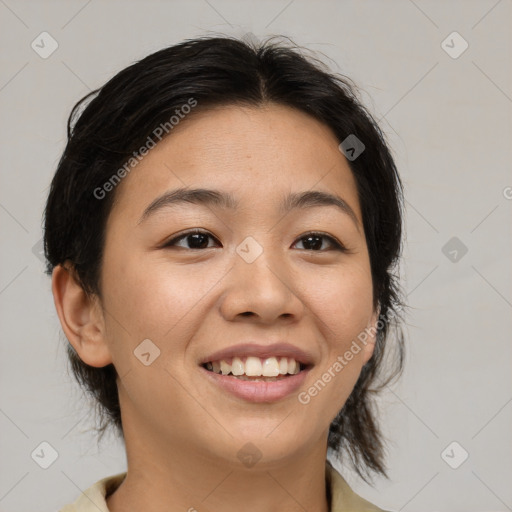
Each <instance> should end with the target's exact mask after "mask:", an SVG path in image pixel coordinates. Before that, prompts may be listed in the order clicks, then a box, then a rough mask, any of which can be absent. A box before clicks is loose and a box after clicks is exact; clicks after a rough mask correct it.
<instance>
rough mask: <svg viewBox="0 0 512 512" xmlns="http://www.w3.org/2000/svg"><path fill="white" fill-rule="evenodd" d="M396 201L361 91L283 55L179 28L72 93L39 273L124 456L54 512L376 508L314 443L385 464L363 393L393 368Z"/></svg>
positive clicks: (376, 468) (378, 467)
mask: <svg viewBox="0 0 512 512" xmlns="http://www.w3.org/2000/svg"><path fill="white" fill-rule="evenodd" d="M84 100H85V101H84ZM86 103H87V106H85V108H84V105H85V104H86ZM79 111H80V113H79ZM401 211H402V206H401V185H400V180H399V177H398V175H397V172H396V168H395V165H394V162H393V159H392V157H391V155H390V153H389V150H388V148H387V146H386V144H385V142H384V140H383V137H382V134H381V132H380V130H379V129H378V127H377V126H376V124H375V122H374V121H373V120H372V118H371V116H370V115H369V114H368V113H367V112H366V111H365V109H364V108H363V107H362V106H361V105H360V104H359V102H358V101H357V99H356V96H355V92H354V89H353V88H352V87H351V86H350V85H349V82H348V81H347V80H346V79H342V78H340V77H337V76H335V75H332V74H329V73H328V71H326V70H324V69H322V65H321V63H319V62H315V61H314V60H313V59H311V58H310V59H307V58H305V57H304V56H303V55H302V54H301V53H300V52H299V51H298V50H297V49H294V48H291V47H290V46H285V45H279V44H277V43H275V42H273V41H272V40H269V41H266V42H265V43H261V44H259V45H258V44H255V43H247V42H244V41H239V40H236V39H231V38H227V37H226V38H223V37H219V38H199V39H195V40H189V41H185V42H183V43H181V44H178V45H176V46H172V47H170V48H166V49H164V50H161V51H158V52H156V53H154V54H152V55H149V56H148V57H146V58H145V59H143V60H141V61H139V62H137V63H135V64H133V65H132V66H130V67H128V68H126V69H124V70H122V71H121V72H120V73H118V74H117V75H116V76H115V77H114V78H112V79H111V80H110V81H109V82H108V83H107V84H106V85H104V86H103V87H102V88H101V89H99V90H98V91H94V92H93V93H91V94H90V95H88V96H87V97H86V98H84V99H83V100H82V101H81V102H79V103H78V104H77V105H76V106H75V108H74V109H73V112H72V113H71V115H70V119H69V122H68V143H67V146H66V149H65V151H64V154H63V156H62V158H61V160H60V162H59V165H58V169H57V171H56V174H55V176H54V179H53V181H52V185H51V190H50V194H49V197H48V203H47V207H46V211H45V250H46V257H47V260H48V267H47V271H48V273H49V274H51V275H52V291H53V295H54V300H55V306H56V309H57V312H58V315H59V319H60V322H61V325H62V328H63V331H64V333H65V335H66V337H67V339H68V341H69V345H68V354H69V358H70V361H71V365H72V369H73V372H74V374H75V376H76V378H77V380H78V381H79V382H80V383H81V384H82V385H83V387H84V388H85V389H86V390H87V391H88V392H89V393H90V394H91V395H92V396H93V397H94V398H95V400H96V401H97V403H98V405H99V407H100V411H101V413H102V417H101V418H102V424H101V427H100V432H101V433H103V432H104V431H105V429H106V428H107V427H108V426H109V425H112V426H114V427H115V428H116V429H117V431H118V433H119V434H120V435H121V436H122V438H123V440H124V442H125V445H126V453H127V466H128V467H127V472H126V473H121V474H119V475H114V476H112V477H108V478H105V479H103V480H100V481H99V482H97V483H96V484H94V485H93V486H92V487H91V488H89V489H88V490H87V491H86V492H85V493H84V494H83V495H82V496H80V497H78V499H77V500H76V502H75V503H74V504H73V505H68V506H66V507H64V508H63V509H62V510H63V511H65V512H70V511H76V512H84V511H89V510H90V511H92V510H95V511H96V510H102V511H111V512H121V511H123V512H129V511H132V510H137V511H140V510H148V511H149V510H158V511H161V510H166V511H174V510H190V511H193V510H198V511H201V510H210V511H217V510H222V511H223V512H229V511H231V510H244V511H249V512H251V511H274V510H276V511H277V510H279V511H283V510H290V511H291V510H311V511H322V512H326V511H329V510H330V511H342V510H381V509H379V508H378V507H377V506H375V505H372V504H370V503H368V502H367V501H365V500H364V499H363V498H361V497H359V496H357V495H356V494H355V493H354V492H353V491H352V490H351V489H350V487H349V486H348V485H347V483H346V482H345V480H344V479H343V478H342V477H341V475H340V474H339V473H338V472H337V471H336V470H335V469H334V468H333V467H332V466H331V464H330V462H329V461H328V460H327V449H328V448H330V449H331V451H332V452H333V453H334V454H335V455H337V456H338V457H339V458H340V460H341V461H342V462H345V461H350V462H352V464H353V465H354V467H355V469H356V470H357V472H358V473H359V474H360V475H361V476H362V477H363V478H368V477H369V476H370V475H371V474H372V473H375V474H382V475H386V471H385V464H384V456H383V442H382V438H381V433H380V430H379V427H378V424H377V421H376V418H375V416H374V412H373V410H372V402H371V395H372V393H374V392H375V390H376V389H377V388H378V387H379V386H378V385H377V384H376V381H377V379H378V380H379V383H380V387H382V386H384V385H385V384H386V382H388V381H389V379H390V378H391V377H392V376H393V375H397V374H398V373H399V371H400V370H401V366H402V355H403V342H402V339H401V336H398V337H397V338H396V339H392V340H388V344H389V343H392V344H393V346H392V348H393V349H395V350H396V351H397V352H396V357H395V359H394V366H393V367H392V368H390V367H389V366H387V367H385V368H383V367H382V366H383V365H382V361H383V354H384V348H385V345H386V339H387V337H388V334H389V327H390V325H393V324H395V323H396V322H395V321H396V316H397V313H398V310H399V295H398V292H397V289H398V288H397V284H396V282H395V277H394V272H395V270H396V269H395V267H396V263H397V260H398V257H399V252H400V246H401ZM342 454H343V457H342Z"/></svg>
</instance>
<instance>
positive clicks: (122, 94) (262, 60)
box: [44, 37, 404, 480]
mask: <svg viewBox="0 0 512 512" xmlns="http://www.w3.org/2000/svg"><path fill="white" fill-rule="evenodd" d="M190 98H194V100H195V101H196V102H197V106H196V107H195V108H194V111H195V112H200V111H201V109H202V108H208V107H211V106H217V105H230V104H240V105H250V106H261V105H264V104H265V103H268V102H273V103H277V104H282V105H287V106H290V107H293V108H295V109H297V110H300V111H302V112H305V113H306V114H308V115H310V116H312V117H314V118H316V119H317V120H319V121H320V122H322V123H324V124H325V125H327V126H328V127H329V128H330V129H331V130H332V131H333V132H334V134H335V136H336V137H337V138H338V140H339V142H340V144H341V143H342V142H343V141H345V140H346V139H347V137H349V136H355V137H357V140H359V141H361V142H362V144H363V145H364V151H363V152H362V153H361V154H360V155H359V156H358V157H357V158H348V160H349V165H350V168H351V170H352V173H353V175H354V178H355V180H356V183H357V189H358V195H359V201H360V205H361V210H362V217H363V225H364V231H365V237H366V242H367V246H368V251H369V256H370V265H371V273H372V280H373V296H374V306H375V307H376V308H379V310H380V321H379V325H378V331H377V342H376V346H375V350H374V354H373V356H372V358H371V359H370V360H369V361H368V363H366V365H364V367H363V369H362V372H361V374H360V376H359V379H358V381H357V383H356V385H355V388H354V390H353V391H352V394H351V395H350V397H349V399H348V400H347V402H346V403H345V405H344V407H343V408H342V410H341V411H340V412H339V414H338V415H337V417H336V418H335V419H334V421H333V422H332V424H331V425H330V430H329V439H328V445H329V447H330V448H331V449H332V450H334V452H335V453H337V454H338V455H339V456H340V457H341V456H342V453H343V452H345V453H346V454H347V455H348V456H349V459H350V461H351V462H352V463H353V466H354V468H355V469H356V471H357V472H358V473H359V475H360V476H362V477H363V478H364V479H365V480H367V477H368V476H370V475H371V473H372V472H375V473H380V474H382V475H384V476H387V475H386V469H385V464H384V443H383V438H382V434H381V431H380V429H379V426H378V423H377V420H376V417H375V412H374V411H373V401H372V395H373V394H374V393H376V392H377V391H378V390H380V389H382V388H383V387H384V386H385V385H387V384H388V383H389V382H390V381H391V379H392V378H394V377H395V376H397V375H399V374H400V372H401V371H402V366H403V353H404V352H403V337H402V335H401V331H400V328H399V325H400V322H398V321H397V318H399V312H400V306H401V301H400V294H399V288H398V284H397V281H396V277H395V275H396V267H397V262H398V259H399V254H400V250H401V238H402V209H403V206H402V187H401V183H400V178H399V176H398V173H397V170H396V167H395V164H394V161H393V158H392V156H391V154H390V151H389V149H388V147H387V145H386V143H385V141H384V137H383V134H382V132H381V130H380V129H379V127H378V126H377V124H376V122H375V121H374V119H373V118H372V116H371V115H370V114H369V113H368V112H367V110H366V109H365V108H364V107H363V106H362V104H361V102H360V101H359V100H358V97H357V90H356V88H355V86H354V85H353V84H352V82H351V81H350V80H349V79H347V78H346V77H343V76H341V75H337V74H333V73H330V72H329V71H328V70H327V69H326V68H325V66H324V65H323V64H322V63H321V62H320V61H318V60H317V59H316V58H314V57H306V56H304V52H303V50H302V49H299V48H298V47H297V46H296V45H291V44H289V43H286V44H285V43H283V42H275V40H274V38H270V39H268V40H267V41H265V42H261V43H255V42H247V41H243V40H238V39H235V38H230V37H202V38H197V39H192V40H187V41H184V42H182V43H180V44H177V45H174V46H170V47H168V48H165V49H163V50H160V51H157V52H156V53H153V54H151V55H149V56H147V57H146V58H144V59H142V60H140V61H138V62H136V63H134V64H133V65H130V66H129V67H127V68H125V69H123V70H122V71H120V72H119V73H118V74H117V75H115V76H114V77H113V78H112V79H111V80H109V81H108V82H107V83H106V84H105V85H104V86H103V87H101V88H99V89H97V90H95V91H93V92H91V93H90V94H88V95H87V96H85V97H84V98H82V99H81V100H80V101H79V102H78V103H77V104H76V105H75V106H74V108H73V110H72V112H71V114H70V116H69V119H68V141H67V145H66V148H65V150H64V153H63V155H62V157H61V159H60V161H59V164H58V167H57V170H56V173H55V176H54V178H53V180H52V183H51V189H50V192H49V196H48V201H47V205H46V209H45V226H44V228H45V229H44V247H45V255H46V258H47V269H46V270H47V273H48V274H49V275H50V274H51V273H52V271H53V269H54V267H55V266H56V265H59V264H63V263H65V262H68V263H69V264H70V265H71V267H72V269H73V271H74V272H75V274H76V278H77V280H78V282H79V283H80V284H81V286H82V287H83V289H84V290H85V291H86V293H88V294H91V295H92V294H94V295H97V296H98V297H100V298H101V290H100V289H99V283H100V279H99V278H100V273H101V262H102V252H103V247H104V242H105V226H106V222H107V219H108V216H109V213H110V210H111V207H112V204H113V201H114V200H115V189H114V190H112V191H111V192H109V193H108V194H105V197H104V198H102V199H101V200H99V199H98V197H97V195H98V194H97V193H95V191H97V190H98V189H99V188H101V187H104V184H105V183H106V182H107V181H108V180H109V179H111V177H112V176H113V174H114V173H115V172H116V171H117V170H118V169H120V168H122V167H123V165H124V166H125V165H126V162H127V161H128V160H129V159H130V158H132V157H133V155H134V154H135V153H136V152H137V151H138V150H139V148H140V147H142V146H144V144H145V143H146V141H147V140H148V137H151V136H152V134H154V131H155V128H156V127H158V126H159V125H161V124H164V123H168V122H169V119H170V118H171V116H173V115H176V111H177V110H180V108H181V107H182V106H183V105H184V104H186V103H187V102H188V101H189V99H190ZM170 133H171V135H170V136H172V132H170ZM361 147H362V146H361ZM353 154H354V151H352V153H351V154H346V156H347V157H348V156H353ZM392 326H393V327H396V336H394V337H393V340H392V342H393V345H392V348H393V350H392V351H391V353H392V354H393V355H392V357H390V358H386V361H385V364H384V348H385V345H386V340H387V338H388V334H389V331H390V327H392ZM387 352H388V350H386V353H387ZM68 356H69V361H70V363H71V368H72V371H73V373H74V375H75V377H76V379H77V380H78V382H79V383H80V384H81V386H82V387H83V389H84V390H85V391H86V392H87V393H88V394H90V396H91V397H93V399H94V400H95V402H96V404H97V405H98V411H99V413H100V417H101V418H100V419H101V421H100V427H99V429H98V430H99V432H100V433H101V434H103V433H104V431H105V429H106V428H107V427H108V426H109V425H113V426H114V427H116V430H117V431H118V433H119V434H120V435H121V436H122V435H123V432H122V424H121V413H120V407H119V399H118V392H117V385H116V376H117V373H116V369H115V368H114V366H113V365H112V364H109V365H107V366H105V367H103V368H94V367H91V366H88V365H87V364H85V363H84V362H83V361H81V360H80V358H79V357H78V355H77V354H76V352H75V350H74V349H73V347H72V346H71V344H68Z"/></svg>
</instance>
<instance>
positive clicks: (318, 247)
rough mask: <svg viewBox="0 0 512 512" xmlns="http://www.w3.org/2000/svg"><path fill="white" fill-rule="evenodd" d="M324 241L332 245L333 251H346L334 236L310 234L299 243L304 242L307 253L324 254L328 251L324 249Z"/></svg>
mask: <svg viewBox="0 0 512 512" xmlns="http://www.w3.org/2000/svg"><path fill="white" fill-rule="evenodd" d="M324 241H327V242H328V244H327V245H330V248H331V249H333V248H334V249H336V250H339V251H344V250H345V247H343V245H342V244H340V243H339V242H338V241H337V240H336V239H334V238H333V237H332V236H329V235H326V234H324V233H316V232H315V233H308V234H306V235H305V236H302V237H301V238H300V239H299V242H303V246H304V249H305V250H307V251H316V252H323V251H325V250H328V249H329V247H328V248H327V249H325V248H324V249H322V246H323V244H324Z"/></svg>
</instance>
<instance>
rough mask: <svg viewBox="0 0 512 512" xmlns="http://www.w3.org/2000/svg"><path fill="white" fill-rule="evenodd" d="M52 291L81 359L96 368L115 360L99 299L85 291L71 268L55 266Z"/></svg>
mask: <svg viewBox="0 0 512 512" xmlns="http://www.w3.org/2000/svg"><path fill="white" fill-rule="evenodd" d="M52 293H53V300H54V303H55V308H56V310H57V314H58V316H59V320H60V324H61V326H62V330H63V331H64V334H65V335H66V338H67V339H68V341H69V343H71V345H72V346H73V347H74V349H75V350H76V352H77V354H78V355H79V357H80V359H81V360H82V361H83V362H84V363H86V364H88V365H90V366H94V367H97V368H101V367H103V366H106V365H108V364H110V363H112V357H111V355H110V351H109V349H108V345H107V343H106V339H105V324H104V318H103V315H102V313H101V308H100V307H99V303H98V300H97V298H95V297H90V296H89V295H87V294H86V293H85V291H84V290H83V288H82V287H81V285H80V284H79V283H78V281H77V280H76V279H75V276H74V272H73V270H72V267H70V268H69V269H68V268H65V267H64V266H63V265H57V266H56V267H55V268H54V269H53V273H52Z"/></svg>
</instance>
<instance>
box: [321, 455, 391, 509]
mask: <svg viewBox="0 0 512 512" xmlns="http://www.w3.org/2000/svg"><path fill="white" fill-rule="evenodd" d="M325 473H326V480H327V485H328V486H329V489H330V495H331V509H330V512H386V511H384V510H383V509H381V508H379V507H377V506H376V505H374V504H373V503H370V502H369V501H367V500H365V499H364V498H362V497H361V496H359V495H358V494H356V493H355V492H354V491H353V490H352V489H351V488H350V486H349V485H348V483H347V482H346V480H345V479H344V478H343V477H342V476H341V474H340V473H338V471H336V469H334V467H333V466H332V465H331V463H330V462H329V461H326V465H325Z"/></svg>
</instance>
